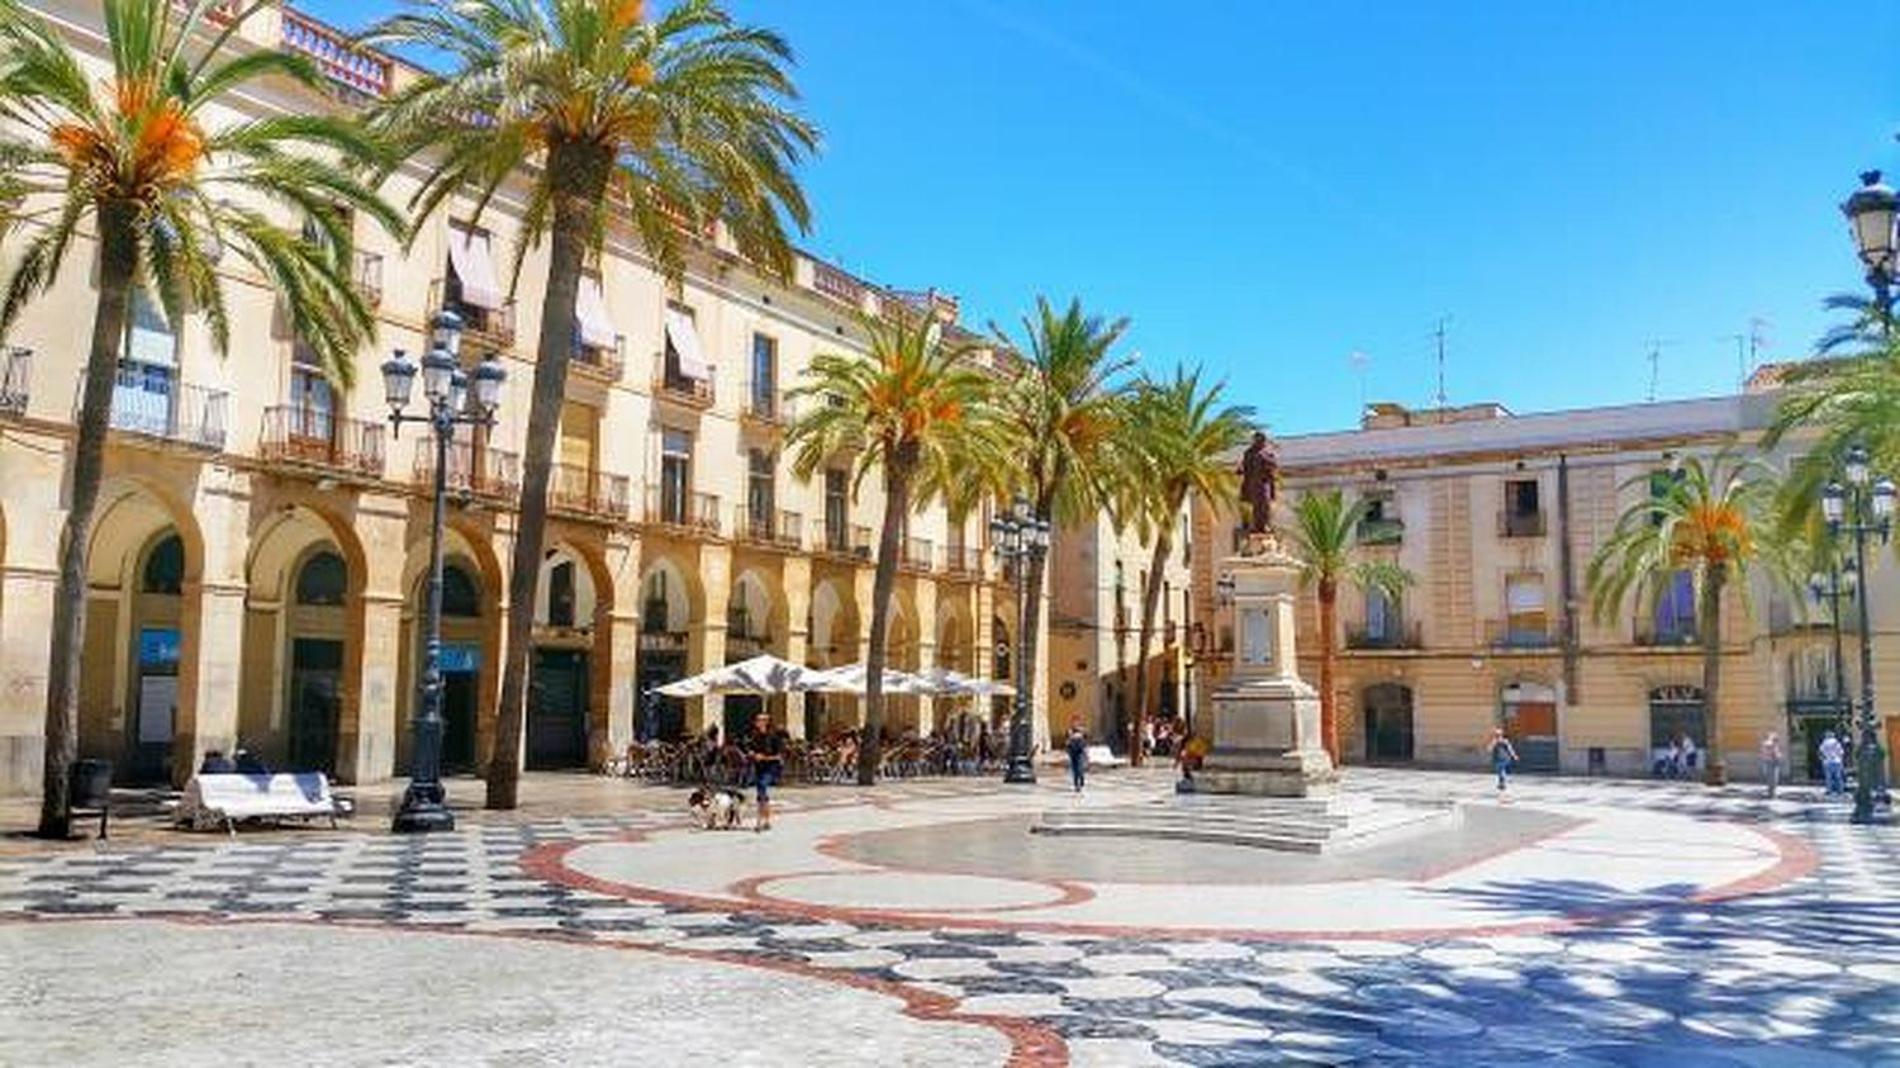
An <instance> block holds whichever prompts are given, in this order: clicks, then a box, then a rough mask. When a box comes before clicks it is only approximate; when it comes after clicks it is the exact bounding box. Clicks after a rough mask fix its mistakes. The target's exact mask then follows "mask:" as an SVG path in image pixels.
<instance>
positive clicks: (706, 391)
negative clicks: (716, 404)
mask: <svg viewBox="0 0 1900 1068" xmlns="http://www.w3.org/2000/svg"><path fill="white" fill-rule="evenodd" d="M709 370H710V369H709ZM653 395H654V396H656V397H658V398H660V399H661V400H667V401H672V402H673V403H675V404H680V405H684V406H685V407H688V408H702V409H703V408H710V407H712V405H713V384H712V376H711V374H710V373H708V375H707V376H706V377H705V378H689V377H687V376H685V375H682V374H678V373H676V372H674V371H672V370H670V369H668V368H667V367H664V366H662V367H661V368H660V369H659V371H658V372H656V373H655V374H654V376H653Z"/></svg>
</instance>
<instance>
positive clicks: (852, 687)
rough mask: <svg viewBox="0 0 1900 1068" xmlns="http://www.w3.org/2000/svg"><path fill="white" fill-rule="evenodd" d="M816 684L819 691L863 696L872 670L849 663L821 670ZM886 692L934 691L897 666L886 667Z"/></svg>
mask: <svg viewBox="0 0 1900 1068" xmlns="http://www.w3.org/2000/svg"><path fill="white" fill-rule="evenodd" d="M813 681H814V682H815V683H816V684H815V685H813V686H811V687H809V688H810V689H811V690H814V691H816V692H818V693H845V694H856V695H859V696H862V695H863V694H864V690H865V686H866V684H867V683H868V682H869V681H870V672H869V671H868V670H867V669H866V668H865V666H864V665H863V664H847V665H845V666H844V667H836V668H832V669H831V670H829V671H820V672H818V673H817V677H816V679H815V680H813ZM884 692H885V693H888V694H899V695H903V694H915V695H917V696H921V697H929V696H930V695H931V694H932V693H934V692H935V691H933V690H932V689H931V688H930V685H929V684H928V683H926V682H924V680H922V679H920V678H918V677H917V676H915V675H912V674H910V673H909V672H907V671H899V670H897V669H896V668H892V667H887V668H885V669H884Z"/></svg>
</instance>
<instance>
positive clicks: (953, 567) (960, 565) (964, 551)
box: [943, 544, 983, 582]
mask: <svg viewBox="0 0 1900 1068" xmlns="http://www.w3.org/2000/svg"><path fill="white" fill-rule="evenodd" d="M943 571H944V574H945V575H947V576H949V577H950V578H951V579H952V580H953V581H957V582H977V581H981V580H982V578H983V550H982V549H980V548H977V547H976V546H974V545H956V544H951V545H947V546H945V547H944V550H943Z"/></svg>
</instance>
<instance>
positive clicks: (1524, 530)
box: [1498, 509, 1544, 538]
mask: <svg viewBox="0 0 1900 1068" xmlns="http://www.w3.org/2000/svg"><path fill="white" fill-rule="evenodd" d="M1543 536H1544V513H1543V512H1542V511H1536V512H1513V511H1511V510H1509V509H1506V510H1504V511H1502V512H1499V513H1498V537H1500V538H1541V537H1543Z"/></svg>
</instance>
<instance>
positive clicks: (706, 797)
mask: <svg viewBox="0 0 1900 1068" xmlns="http://www.w3.org/2000/svg"><path fill="white" fill-rule="evenodd" d="M686 807H687V808H688V809H689V810H691V811H692V813H693V815H695V816H698V817H699V819H700V822H701V823H702V824H704V826H705V828H706V829H707V830H709V831H720V830H725V831H733V830H737V829H739V827H740V825H741V824H742V823H743V822H744V820H745V795H744V794H742V793H740V792H739V791H737V790H727V789H723V788H721V787H715V786H701V787H699V788H698V789H696V790H694V791H693V792H692V795H691V796H689V797H688V798H687V799H686Z"/></svg>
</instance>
